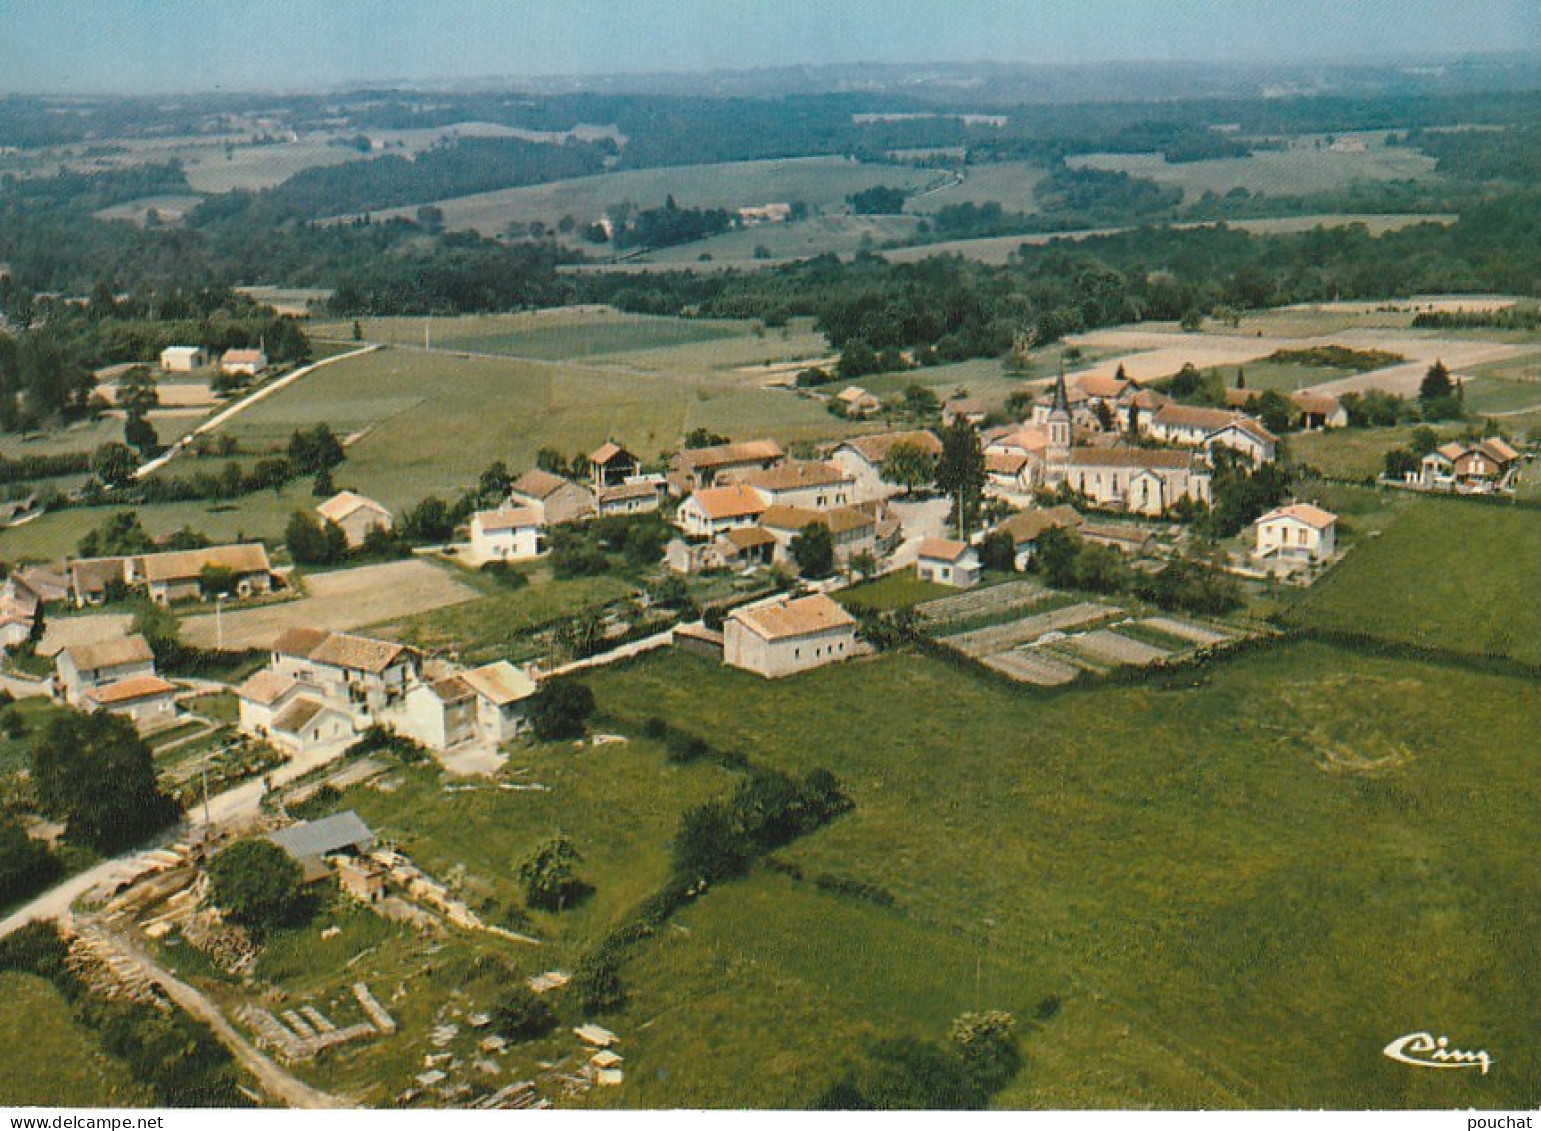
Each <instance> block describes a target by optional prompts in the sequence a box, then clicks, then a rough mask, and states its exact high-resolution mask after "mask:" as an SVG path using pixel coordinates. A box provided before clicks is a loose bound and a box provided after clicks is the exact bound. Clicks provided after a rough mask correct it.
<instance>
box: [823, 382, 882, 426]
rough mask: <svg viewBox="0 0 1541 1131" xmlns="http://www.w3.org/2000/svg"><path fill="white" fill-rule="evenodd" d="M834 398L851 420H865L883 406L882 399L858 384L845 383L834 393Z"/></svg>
mask: <svg viewBox="0 0 1541 1131" xmlns="http://www.w3.org/2000/svg"><path fill="white" fill-rule="evenodd" d="M835 400H836V401H837V402H838V403H839V405H840V407H841V409H842V411H844V412H845V414H846V416H848V417H850V418H851V419H853V420H865V419H866V418H867V417H869V416H872V415H874V414H875V413H877V412H878V411H879V410H881V409H882V407H883V402H882V401H880V400H878V399H877V397H875V396H873V395H872V394H871V393H869V392H867V390H866V389H863V388H862V387H861V386H860V385H847V386H846V387H845V388H844V389H841V390H840V392H838V393H836V394H835Z"/></svg>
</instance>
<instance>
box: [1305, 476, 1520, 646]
mask: <svg viewBox="0 0 1541 1131" xmlns="http://www.w3.org/2000/svg"><path fill="white" fill-rule="evenodd" d="M1537 593H1541V513H1538V512H1536V511H1534V510H1529V509H1524V510H1522V509H1517V508H1509V507H1504V506H1501V505H1500V506H1493V505H1487V504H1484V503H1481V502H1478V501H1475V500H1468V499H1435V498H1412V499H1409V500H1408V501H1407V503H1406V505H1404V506H1401V507H1399V508H1398V513H1397V517H1396V519H1395V521H1393V522H1390V523H1387V524H1386V525H1385V528H1384V530H1383V532H1382V533H1381V534H1380V536H1379V537H1376V538H1368V539H1362V540H1361V541H1360V543H1359V544H1358V546H1356V547H1355V549H1354V551H1353V553H1351V554H1349V555H1348V557H1347V558H1346V559H1345V560H1344V561H1343V562H1342V563H1340V564H1339V565H1338V566H1337V567H1335V568H1334V569H1333V570H1331V571H1330V572H1329V573H1328V574H1327V576H1326V577H1325V578H1324V579H1323V580H1322V581H1319V582H1318V583H1317V584H1316V585H1314V586H1312V588H1311V589H1310V590H1309V591H1308V592H1307V593H1306V594H1305V595H1304V596H1303V597H1302V598H1301V599H1300V600H1299V602H1298V603H1296V604H1295V606H1294V607H1293V608H1292V609H1290V611H1289V614H1288V617H1289V620H1290V621H1291V622H1293V623H1295V624H1299V625H1303V626H1305V627H1319V628H1330V629H1339V630H1345V631H1350V632H1359V633H1365V634H1367V635H1369V636H1373V637H1377V638H1380V639H1383V640H1387V641H1393V642H1398V643H1407V644H1414V645H1419V646H1422V647H1429V648H1439V649H1444V650H1448V651H1453V652H1460V653H1463V654H1466V655H1469V656H1475V657H1480V656H1505V657H1509V658H1512V659H1516V660H1521V661H1524V662H1526V663H1530V664H1541V606H1538V605H1537V602H1536V594H1537Z"/></svg>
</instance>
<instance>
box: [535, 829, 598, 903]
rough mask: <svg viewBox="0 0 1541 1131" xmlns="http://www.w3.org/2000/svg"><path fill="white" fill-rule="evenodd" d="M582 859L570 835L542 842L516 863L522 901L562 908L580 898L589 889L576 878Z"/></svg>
mask: <svg viewBox="0 0 1541 1131" xmlns="http://www.w3.org/2000/svg"><path fill="white" fill-rule="evenodd" d="M582 859H583V857H581V856H580V855H579V854H578V850H577V848H575V847H574V846H573V842H572V839H571V838H570V837H566V836H556V837H552V838H551V839H550V840H548V841H546V842H545V843H544V844H542V845H541V846H540V847H539V848H537V849H536V850H535V852H534V854H533V855H531V856H530V858H529V859H528V860H526V861H525V862H524V863H523V864H521V865H520V866H519V879H520V880H522V881H523V882H524V899H525V902H526V903H528V904H529V905H530V906H531V907H538V908H540V909H541V910H542V911H562V910H564V909H565V908H567V907H568V906H570V905H571V904H573V903H576V902H577V901H578V900H579V899H581V898H583V896H584V895H586V894H587V893H588V892H589V891H590V890H592V889H591V888H590V887H589V885H588V884H586V883H584V882H583V881H582V880H581V879H579V878H578V872H577V865H578V862H579V861H580V860H582Z"/></svg>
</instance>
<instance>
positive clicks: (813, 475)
mask: <svg viewBox="0 0 1541 1131" xmlns="http://www.w3.org/2000/svg"><path fill="white" fill-rule="evenodd" d="M731 482H733V483H740V484H743V485H744V486H746V487H752V488H753V489H754V490H755V492H756V493H757V494H758V495H759V496H760V498H761V500H763V501H764V503H765V505H766V506H768V507H805V508H808V509H810V510H832V509H833V508H835V507H843V506H847V505H849V504H850V503H851V502H852V499H853V495H854V488H855V481H854V480H852V478H851V476H850V475H849V474H848V473H847V472H846V471H845V469H844V468H842V467H841V466H840V465H839V464H836V463H824V462H821V461H818V460H787V461H786V462H785V463H779V464H777V465H776V466H775V467H767V468H759V469H756V470H754V471H746V472H742V473H736V474H734V475H733V476H732V477H731Z"/></svg>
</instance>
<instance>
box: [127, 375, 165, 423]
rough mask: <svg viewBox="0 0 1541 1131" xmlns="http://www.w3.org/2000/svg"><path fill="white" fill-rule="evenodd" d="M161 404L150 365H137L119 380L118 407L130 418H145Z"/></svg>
mask: <svg viewBox="0 0 1541 1131" xmlns="http://www.w3.org/2000/svg"><path fill="white" fill-rule="evenodd" d="M160 403H161V396H160V390H159V389H158V388H157V387H156V384H155V376H154V374H152V373H151V372H150V367H149V366H148V365H136V366H134V367H133V368H132V369H130V370H129V371H128V372H127V373H125V374H123V376H122V377H120V378H119V379H118V395H117V405H118V407H119V408H121V409H122V410H123V411H124V412H125V413H127V414H128V415H129V416H130V417H134V416H143V415H144V414H145V413H147V412H149V411H150V410H151V409H152V408H156V407H158V406H159V405H160Z"/></svg>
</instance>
